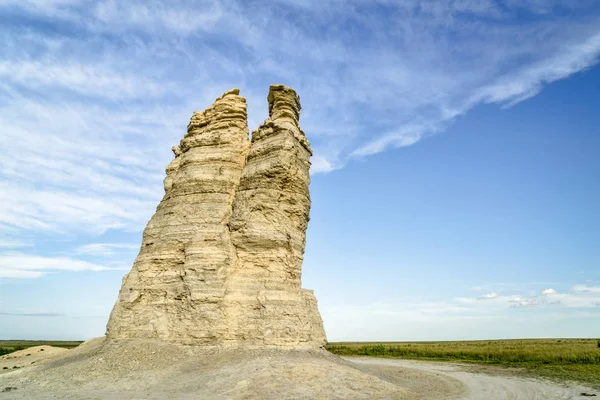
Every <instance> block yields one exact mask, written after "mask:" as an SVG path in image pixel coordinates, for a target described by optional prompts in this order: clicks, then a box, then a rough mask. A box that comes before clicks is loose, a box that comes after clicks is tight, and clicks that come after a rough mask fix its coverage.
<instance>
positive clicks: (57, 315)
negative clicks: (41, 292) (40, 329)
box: [0, 312, 66, 317]
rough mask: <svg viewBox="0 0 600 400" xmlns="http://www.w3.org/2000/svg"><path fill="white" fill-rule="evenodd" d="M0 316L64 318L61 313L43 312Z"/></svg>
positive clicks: (2, 313)
mask: <svg viewBox="0 0 600 400" xmlns="http://www.w3.org/2000/svg"><path fill="white" fill-rule="evenodd" d="M0 315H6V316H10V317H65V316H66V315H65V314H61V313H45V312H20V313H16V312H0Z"/></svg>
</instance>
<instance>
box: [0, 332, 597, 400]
mask: <svg viewBox="0 0 600 400" xmlns="http://www.w3.org/2000/svg"><path fill="white" fill-rule="evenodd" d="M42 348H43V350H42ZM27 354H30V355H27ZM4 366H6V367H8V368H7V369H3V367H4ZM14 366H17V367H18V368H13V367H14ZM19 366H20V367H19ZM582 392H587V393H594V391H593V390H591V389H587V388H579V387H562V386H558V385H553V384H550V383H548V382H542V381H537V380H526V379H521V378H516V377H510V376H492V375H489V374H479V373H473V372H467V371H466V370H464V369H463V368H461V367H460V366H456V365H448V364H438V363H419V362H412V361H404V360H384V359H372V358H368V359H363V358H351V359H342V358H340V357H337V356H335V355H333V354H330V353H328V352H326V351H325V350H314V351H306V350H304V351H292V350H276V349H254V350H252V349H244V350H241V349H229V350H223V349H218V348H212V349H211V348H206V347H193V346H176V345H171V344H166V343H163V342H155V341H139V340H138V341H125V342H107V341H105V340H104V338H98V339H92V340H90V341H87V342H85V343H84V344H82V345H81V346H79V347H77V348H75V349H73V350H64V349H56V348H50V347H49V346H40V347H36V348H30V349H27V350H24V351H21V352H18V353H13V354H10V355H8V357H7V356H4V357H2V358H0V400H4V399H82V400H83V399H486V400H487V399H574V398H584V397H579V394H580V393H582Z"/></svg>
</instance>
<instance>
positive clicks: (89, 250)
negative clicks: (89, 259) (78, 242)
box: [75, 243, 140, 256]
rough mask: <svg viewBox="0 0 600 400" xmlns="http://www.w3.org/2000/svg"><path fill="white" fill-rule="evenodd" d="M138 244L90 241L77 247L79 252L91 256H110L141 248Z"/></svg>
mask: <svg viewBox="0 0 600 400" xmlns="http://www.w3.org/2000/svg"><path fill="white" fill-rule="evenodd" d="M139 248H140V246H139V245H137V244H126V243H90V244H86V245H83V246H80V247H78V248H77V249H75V252H76V253H78V254H86V255H90V256H110V255H114V254H116V253H117V252H119V251H132V250H139Z"/></svg>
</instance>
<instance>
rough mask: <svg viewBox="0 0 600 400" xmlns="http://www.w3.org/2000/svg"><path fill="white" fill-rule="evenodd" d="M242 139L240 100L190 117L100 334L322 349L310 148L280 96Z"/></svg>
mask: <svg viewBox="0 0 600 400" xmlns="http://www.w3.org/2000/svg"><path fill="white" fill-rule="evenodd" d="M268 102H269V118H267V120H266V121H265V122H264V123H263V124H262V125H261V126H260V127H259V128H258V129H257V130H255V131H254V132H253V133H252V142H251V143H250V140H249V138H248V125H247V114H246V101H245V99H244V98H243V97H241V96H240V95H239V90H238V89H233V90H230V91H228V92H227V93H225V94H223V96H221V97H220V98H218V99H217V100H216V101H215V103H213V104H212V105H211V106H210V107H209V108H207V109H206V110H204V111H202V112H195V113H194V114H193V116H192V118H191V120H190V123H189V125H188V132H187V134H186V135H185V136H184V138H183V139H182V140H181V142H180V144H179V145H178V146H175V147H173V153H174V154H175V158H174V160H173V161H172V162H171V163H170V164H169V166H168V167H167V169H166V174H167V176H166V178H165V180H164V189H165V195H164V197H163V199H162V201H161V202H160V204H159V205H158V207H157V210H156V213H155V214H154V216H153V217H152V218H151V219H150V222H149V223H148V225H147V226H146V229H145V230H144V233H143V237H142V247H141V250H140V253H139V255H138V257H137V258H136V260H135V262H134V265H133V267H132V269H131V271H130V272H129V274H127V275H126V276H125V277H124V278H123V285H122V287H121V291H120V294H119V298H118V300H117V303H116V304H115V307H114V309H113V312H112V313H111V317H110V319H109V322H108V326H107V337H108V338H109V339H130V338H145V339H147V338H154V339H161V340H165V341H169V342H175V343H181V344H215V345H248V346H254V345H256V346H263V345H267V346H285V347H303V346H305V347H319V346H322V345H323V344H324V343H325V332H324V330H323V324H322V320H321V317H320V314H319V311H318V309H317V302H316V298H315V296H314V294H313V293H312V291H308V290H304V289H302V288H301V269H302V260H303V254H304V247H305V243H306V228H307V225H308V220H309V211H310V196H309V191H308V185H309V183H310V176H309V167H310V156H311V154H312V151H311V148H310V144H309V142H308V140H307V139H306V136H305V135H304V133H303V132H302V130H301V129H300V126H299V118H300V108H301V107H300V99H299V97H298V95H297V94H296V92H295V91H294V90H292V89H291V88H288V87H286V86H284V85H273V86H271V88H270V91H269V95H268Z"/></svg>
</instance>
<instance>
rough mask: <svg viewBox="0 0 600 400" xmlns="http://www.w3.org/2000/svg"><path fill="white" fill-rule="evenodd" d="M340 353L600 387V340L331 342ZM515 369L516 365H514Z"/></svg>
mask: <svg viewBox="0 0 600 400" xmlns="http://www.w3.org/2000/svg"><path fill="white" fill-rule="evenodd" d="M326 348H327V350H329V351H330V352H332V353H334V354H337V355H340V356H372V357H383V358H401V359H410V360H434V361H452V362H463V363H473V364H480V365H481V364H484V365H496V366H501V367H511V368H515V367H516V368H519V371H518V373H519V374H526V375H532V376H541V377H545V378H550V379H553V380H558V381H578V382H581V383H585V384H590V385H592V386H594V387H596V388H600V340H598V339H515V340H477V341H453V342H330V343H328V344H327V346H326ZM513 372H515V371H514V369H513Z"/></svg>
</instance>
